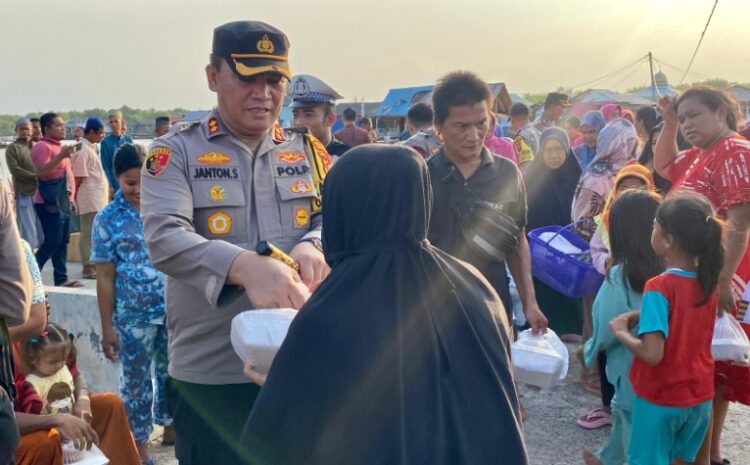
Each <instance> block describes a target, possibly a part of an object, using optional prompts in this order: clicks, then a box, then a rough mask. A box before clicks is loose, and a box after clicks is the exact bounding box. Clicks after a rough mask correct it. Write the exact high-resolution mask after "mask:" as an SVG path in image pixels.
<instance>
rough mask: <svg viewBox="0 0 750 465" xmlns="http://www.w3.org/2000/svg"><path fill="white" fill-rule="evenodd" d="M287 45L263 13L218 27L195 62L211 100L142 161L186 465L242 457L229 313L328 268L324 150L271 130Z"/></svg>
mask: <svg viewBox="0 0 750 465" xmlns="http://www.w3.org/2000/svg"><path fill="white" fill-rule="evenodd" d="M288 50H289V42H288V40H287V38H286V36H285V35H284V33H283V32H281V31H280V30H278V29H277V28H275V27H273V26H270V25H268V24H265V23H261V22H256V21H238V22H232V23H228V24H224V25H222V26H220V27H218V28H216V29H215V30H214V36H213V50H212V53H211V58H210V64H209V65H208V66H206V77H207V80H208V87H209V88H210V89H211V90H212V91H213V92H216V94H217V100H218V104H217V107H216V109H215V110H214V111H212V112H211V113H210V114H209V115H208V116H207V117H206V118H205V119H204V120H203V121H201V122H199V123H195V124H193V125H190V126H188V127H186V128H183V129H181V130H175V131H172V132H170V133H168V134H166V135H165V136H162V137H161V138H159V139H156V140H155V141H154V143H153V145H152V146H151V147H150V150H149V154H148V158H147V159H146V162H145V164H144V167H143V174H142V187H141V191H142V200H141V215H142V217H143V223H144V236H145V239H146V242H147V245H148V247H149V253H150V255H151V259H152V261H153V263H154V265H155V266H156V267H157V268H158V269H160V270H161V271H163V272H164V273H165V274H166V275H167V291H166V301H167V327H168V331H169V344H170V345H169V359H170V360H169V373H170V376H171V378H172V380H171V389H170V391H171V399H170V406H171V408H172V409H173V413H174V425H175V429H176V433H177V442H176V449H175V454H176V456H177V458H178V460H179V461H180V463H181V464H183V465H184V464H189V465H193V464H234V463H241V459H240V454H239V452H238V451H239V450H240V448H239V447H238V445H237V439H238V438H239V435H240V432H241V431H242V428H243V426H244V423H245V420H246V419H247V417H248V414H249V412H250V409H251V408H252V405H253V403H254V401H255V398H256V396H257V394H258V390H259V388H258V386H256V385H255V384H251V383H249V381H248V380H247V379H246V378H245V377H244V376H243V363H242V361H241V360H240V359H239V358H238V357H237V355H236V354H235V353H234V351H233V350H232V346H231V344H230V338H229V332H230V322H231V320H232V318H233V317H234V316H235V315H237V314H238V313H240V312H242V311H244V310H248V309H252V308H279V307H292V308H300V307H301V306H302V304H303V303H304V301H305V299H306V296H307V295H308V289H309V288H310V287H312V286H314V285H316V284H317V283H319V282H320V281H322V280H323V279H324V278H325V276H326V275H327V274H328V272H329V271H330V270H329V269H328V267H327V265H326V263H325V260H324V258H323V254H322V250H321V247H320V235H321V221H322V218H321V217H320V210H321V198H320V193H321V186H322V182H323V179H324V177H325V173H326V172H327V170H328V168H329V167H330V165H331V160H330V157H329V156H328V154H327V153H326V152H325V149H324V148H323V147H322V146H321V144H320V143H319V142H317V141H315V140H314V138H311V137H308V136H307V135H304V134H298V133H287V134H284V133H282V132H281V131H279V130H278V129H277V130H274V125H275V121H276V118H277V117H278V115H279V113H280V111H281V105H282V103H283V99H284V92H285V86H286V82H287V80H288V79H290V78H291V72H290V69H289V63H288V60H287V59H288ZM261 240H267V241H269V242H271V243H272V244H274V245H276V246H277V247H279V248H280V249H282V250H284V251H285V252H287V253H288V254H289V255H290V256H292V257H293V258H294V259H295V260H296V261H297V262H298V263H299V265H300V271H299V273H298V272H297V271H295V269H293V268H292V267H290V266H288V265H286V264H284V263H282V262H280V261H278V260H275V259H273V258H269V257H265V256H261V255H257V254H256V253H254V252H253V250H255V247H256V245H257V244H258V242H259V241H261ZM248 452H249V453H252V451H248Z"/></svg>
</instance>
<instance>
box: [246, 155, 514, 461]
mask: <svg viewBox="0 0 750 465" xmlns="http://www.w3.org/2000/svg"><path fill="white" fill-rule="evenodd" d="M431 203H432V200H431V191H430V181H429V175H428V170H427V166H426V164H425V162H424V161H423V160H422V158H421V157H420V156H419V155H418V154H417V153H416V152H414V151H413V150H411V149H409V148H405V147H397V146H382V145H378V146H376V145H366V146H360V147H356V148H354V149H352V150H351V151H350V152H348V153H347V155H346V156H344V157H342V158H341V159H339V161H338V162H337V163H336V165H335V166H334V167H333V168H332V169H331V172H330V173H329V175H328V178H327V179H326V182H325V187H324V189H323V243H324V248H325V254H326V260H327V261H328V263H329V264H330V265H331V268H332V272H331V275H330V276H329V277H328V278H327V279H326V280H325V281H324V282H323V283H322V285H321V286H320V287H319V288H318V289H317V291H316V292H315V293H314V294H313V296H312V297H311V298H310V300H309V301H308V302H307V304H306V305H305V306H304V307H303V308H302V309H301V310H300V312H299V314H298V316H297V317H296V318H295V320H294V322H293V323H292V325H291V327H290V329H289V333H288V335H287V338H286V340H285V341H284V344H283V345H282V347H281V349H280V350H279V352H278V354H277V356H276V359H275V360H274V362H273V366H272V368H271V370H270V372H269V374H268V378H267V381H266V383H265V385H264V387H263V389H262V390H261V393H260V395H259V397H258V399H257V401H256V403H255V406H254V408H253V411H252V413H251V414H250V418H249V419H248V422H247V424H246V426H245V430H244V432H243V438H242V442H241V444H242V447H243V449H244V452H245V456H246V457H247V458H248V461H249V463H251V464H253V465H282V464H283V465H296V464H300V465H302V464H306V465H315V464H320V465H323V464H326V465H328V464H345V465H349V464H351V465H354V464H356V465H368V464H371V465H375V464H382V465H407V464H408V465H412V464H425V465H428V464H429V465H441V464H442V465H449V464H450V465H455V464H473V465H477V464H498V463H503V464H507V465H525V464H527V459H526V451H525V446H524V442H523V437H522V432H521V426H520V416H519V411H518V398H517V394H516V391H515V387H514V385H513V377H512V374H511V365H510V350H509V329H508V322H507V320H506V317H505V311H504V309H503V307H502V303H501V301H500V299H499V298H498V296H497V294H496V293H495V291H494V290H492V288H491V287H490V285H489V284H488V283H487V281H486V280H485V279H484V278H483V277H482V276H481V275H480V274H479V273H478V272H477V271H475V270H474V269H473V268H470V266H469V265H466V264H465V263H463V262H461V261H459V260H457V259H455V258H453V257H451V256H450V255H448V254H446V253H444V252H442V251H440V250H438V249H436V248H434V247H432V246H431V245H430V244H429V242H427V240H426V237H427V225H428V224H429V215H430V210H431Z"/></svg>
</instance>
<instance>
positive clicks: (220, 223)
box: [208, 212, 232, 236]
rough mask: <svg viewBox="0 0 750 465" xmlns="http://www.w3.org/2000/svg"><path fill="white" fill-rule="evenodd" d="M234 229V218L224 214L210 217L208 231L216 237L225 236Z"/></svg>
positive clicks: (219, 213) (215, 214)
mask: <svg viewBox="0 0 750 465" xmlns="http://www.w3.org/2000/svg"><path fill="white" fill-rule="evenodd" d="M231 229H232V217H231V216H229V215H227V214H226V213H224V212H216V213H214V214H213V215H211V216H209V217H208V231H209V232H210V233H211V234H213V235H214V236H224V235H226V234H229V231H230V230H231Z"/></svg>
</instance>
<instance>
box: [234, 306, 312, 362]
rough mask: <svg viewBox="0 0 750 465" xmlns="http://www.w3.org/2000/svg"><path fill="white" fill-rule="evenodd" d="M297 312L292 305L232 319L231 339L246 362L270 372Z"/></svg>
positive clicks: (256, 311) (243, 313) (261, 310)
mask: <svg viewBox="0 0 750 465" xmlns="http://www.w3.org/2000/svg"><path fill="white" fill-rule="evenodd" d="M296 315H297V310H294V309H291V308H273V309H258V310H248V311H246V312H242V313H240V314H239V315H237V316H235V317H234V318H233V319H232V329H231V332H230V338H231V341H232V347H233V348H234V351H235V352H236V353H237V355H239V357H240V358H241V359H242V360H243V361H245V362H249V363H251V364H252V365H253V367H254V368H255V371H257V372H258V373H261V374H267V373H268V370H269V369H270V368H271V363H272V362H273V359H274V357H275V356H276V352H278V350H279V347H281V343H282V342H284V338H285V337H286V333H287V332H288V331H289V325H290V324H291V323H292V320H293V319H294V317H295V316H296Z"/></svg>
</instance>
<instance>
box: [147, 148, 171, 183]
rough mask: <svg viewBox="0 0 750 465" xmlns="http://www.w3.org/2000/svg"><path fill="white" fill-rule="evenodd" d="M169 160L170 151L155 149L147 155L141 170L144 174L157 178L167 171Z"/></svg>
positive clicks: (168, 149)
mask: <svg viewBox="0 0 750 465" xmlns="http://www.w3.org/2000/svg"><path fill="white" fill-rule="evenodd" d="M171 158H172V149H170V148H167V147H156V148H155V149H152V150H151V151H150V152H149V153H148V157H146V161H145V162H144V163H143V170H144V172H145V173H147V174H149V175H151V176H153V177H155V178H157V177H159V176H160V175H161V174H162V173H163V172H164V170H165V169H167V165H169V160H170V159H171Z"/></svg>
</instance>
